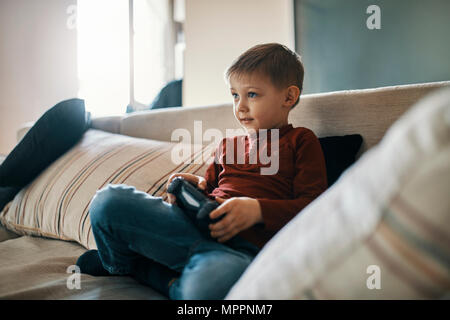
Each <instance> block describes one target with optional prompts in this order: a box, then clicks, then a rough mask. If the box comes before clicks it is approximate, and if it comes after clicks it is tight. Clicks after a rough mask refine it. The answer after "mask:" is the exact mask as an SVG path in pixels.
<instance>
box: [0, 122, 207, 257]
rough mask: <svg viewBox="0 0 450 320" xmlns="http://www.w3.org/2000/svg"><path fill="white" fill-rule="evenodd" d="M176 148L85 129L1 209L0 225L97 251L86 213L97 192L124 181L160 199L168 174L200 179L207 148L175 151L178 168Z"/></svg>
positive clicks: (163, 192) (156, 142)
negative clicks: (108, 185) (184, 151)
mask: <svg viewBox="0 0 450 320" xmlns="http://www.w3.org/2000/svg"><path fill="white" fill-rule="evenodd" d="M175 145H178V144H175V143H171V142H161V141H155V140H147V139H139V138H132V137H127V136H124V135H118V134H112V133H107V132H104V131H99V130H94V129H90V130H88V131H87V132H86V133H85V134H84V136H83V138H82V139H81V141H80V142H79V143H78V144H76V145H75V146H74V147H73V148H72V149H71V150H69V151H68V152H67V153H65V154H64V155H63V156H61V157H60V158H58V159H57V160H56V161H55V162H53V163H52V164H51V165H50V166H49V167H48V168H46V169H45V170H44V171H43V172H42V173H41V174H40V175H39V176H38V177H37V178H36V179H35V180H33V182H32V183H30V184H29V185H28V186H26V187H25V188H23V189H22V190H21V191H20V192H19V193H18V194H17V196H16V197H15V198H14V200H13V201H11V202H9V203H8V204H7V205H6V206H5V208H4V209H3V211H2V212H1V213H0V222H1V223H2V224H3V225H5V226H6V227H7V228H8V229H10V230H12V231H14V232H16V233H18V234H25V235H34V236H45V237H50V238H56V239H62V240H72V241H76V242H78V243H80V244H81V245H83V246H84V247H86V248H88V249H92V248H96V245H95V240H94V238H93V236H92V234H91V226H90V220H89V214H88V211H89V204H90V201H91V199H92V197H93V196H94V195H95V192H96V191H97V190H99V189H101V188H103V187H105V186H106V185H107V184H108V183H111V184H121V183H123V184H128V185H132V186H135V187H136V189H138V190H142V191H145V192H147V193H148V194H151V195H154V196H163V197H164V198H165V197H166V195H165V185H166V182H167V179H168V178H169V176H170V175H171V174H172V173H173V172H191V173H194V174H198V175H204V173H205V172H206V169H207V160H211V159H212V155H211V153H212V151H213V150H211V147H209V146H200V147H201V148H200V149H195V150H197V153H193V154H192V156H189V154H188V153H185V154H184V155H183V154H182V153H181V154H180V153H179V154H178V156H180V157H181V159H183V160H185V161H183V162H182V163H181V164H178V163H179V162H174V161H172V150H175V149H174V146H175ZM178 146H181V145H178ZM187 146H188V147H190V146H191V145H187ZM176 150H180V149H176ZM205 155H207V156H205ZM208 157H209V158H208Z"/></svg>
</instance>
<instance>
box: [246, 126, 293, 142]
mask: <svg viewBox="0 0 450 320" xmlns="http://www.w3.org/2000/svg"><path fill="white" fill-rule="evenodd" d="M292 129H293V126H292V124H290V123H288V124H286V125H284V126H282V127H281V128H276V129H267V135H266V137H271V130H279V131H278V138H281V137H282V136H284V135H285V134H286V133H287V132H289V131H290V130H292ZM260 132H263V130H258V131H251V132H249V133H248V134H247V137H248V138H249V139H250V140H255V139H258V138H259V134H260ZM269 139H270V138H269Z"/></svg>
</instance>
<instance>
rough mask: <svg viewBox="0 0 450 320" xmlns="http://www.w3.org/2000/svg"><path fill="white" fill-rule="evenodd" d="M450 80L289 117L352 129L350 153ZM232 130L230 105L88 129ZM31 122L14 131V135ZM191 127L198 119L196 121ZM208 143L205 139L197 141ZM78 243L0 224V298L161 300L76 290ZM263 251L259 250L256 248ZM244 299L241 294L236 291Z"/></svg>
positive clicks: (324, 103) (108, 280) (313, 125)
mask: <svg viewBox="0 0 450 320" xmlns="http://www.w3.org/2000/svg"><path fill="white" fill-rule="evenodd" d="M449 86H450V81H446V82H435V83H425V84H412V85H403V86H395V87H383V88H375V89H365V90H349V91H339V92H330V93H321V94H310V95H305V96H303V97H302V98H301V100H300V104H299V105H298V106H297V107H296V108H295V109H294V110H293V111H292V112H291V114H290V118H289V119H290V123H292V124H293V125H294V126H295V127H296V126H304V127H308V128H310V129H311V130H313V131H314V132H315V133H316V135H317V136H319V137H325V136H335V135H345V134H352V133H359V134H361V135H362V136H363V139H364V142H363V146H362V148H361V150H360V153H359V155H358V157H360V156H361V155H362V154H363V153H365V152H366V151H367V150H369V149H371V148H372V147H373V146H375V145H377V143H378V142H379V141H380V140H381V139H382V138H383V136H384V134H385V133H386V130H387V129H388V128H389V127H390V126H391V125H392V124H393V123H394V122H395V121H396V120H397V119H398V118H400V117H401V116H402V115H403V114H404V113H405V112H406V111H407V110H408V109H409V108H410V107H411V106H412V105H413V104H414V103H415V102H417V101H418V100H419V99H420V98H422V97H424V96H426V95H427V94H429V93H431V92H432V91H434V90H436V89H439V88H442V87H449ZM194 121H201V132H204V131H205V130H207V129H210V128H211V129H218V130H220V131H221V132H222V133H223V135H226V133H227V132H226V130H227V129H238V128H239V124H238V123H237V122H236V120H235V119H234V117H233V114H232V106H231V104H224V105H211V106H202V107H183V108H169V109H158V110H154V111H144V112H139V113H134V114H131V115H123V116H113V117H102V118H95V119H93V123H92V127H93V128H94V129H98V130H102V131H107V132H111V133H116V134H121V135H126V136H131V137H139V138H145V139H151V140H157V141H171V136H172V133H173V131H174V130H175V129H178V128H184V129H187V130H188V131H189V132H190V133H191V136H192V137H194V136H195V135H196V134H198V132H195V130H196V129H195V128H194V125H195V123H194ZM31 125H32V123H28V124H25V125H24V126H23V127H22V128H21V129H20V130H19V131H18V133H17V136H18V139H20V138H21V137H22V136H23V135H24V134H25V133H26V131H27V130H28V129H29V128H30V126H31ZM196 128H197V130H198V123H197V127H196ZM202 143H205V144H206V143H209V141H202ZM85 250H86V249H85V248H83V247H82V246H80V245H79V244H77V243H75V242H70V241H61V240H54V239H47V238H43V237H30V236H24V235H18V234H15V233H12V232H11V231H8V230H6V229H5V228H4V227H2V226H0V298H2V299H163V298H164V297H163V296H161V295H160V294H158V293H156V292H155V291H153V290H152V289H151V288H147V287H144V286H142V285H140V284H138V283H137V282H135V281H134V280H133V279H131V278H129V277H98V278H96V277H91V276H88V275H81V289H76V288H75V289H70V288H68V285H67V283H68V279H69V277H70V276H71V274H70V271H69V272H68V269H67V268H68V266H70V265H73V264H74V263H75V261H76V259H77V257H78V256H79V255H80V254H82V253H83V252H84V251H85ZM263 251H264V250H263ZM244 298H245V296H244Z"/></svg>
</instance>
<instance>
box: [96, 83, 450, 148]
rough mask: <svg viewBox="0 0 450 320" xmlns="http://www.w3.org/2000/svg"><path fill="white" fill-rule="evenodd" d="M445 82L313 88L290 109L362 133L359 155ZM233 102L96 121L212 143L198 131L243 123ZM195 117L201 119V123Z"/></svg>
mask: <svg viewBox="0 0 450 320" xmlns="http://www.w3.org/2000/svg"><path fill="white" fill-rule="evenodd" d="M444 86H450V81H442V82H432V83H423V84H411V85H402V86H391V87H382V88H375V89H362V90H346V91H336V92H329V93H319V94H308V95H304V96H302V97H301V98H300V102H299V104H298V105H297V106H296V107H295V108H294V109H293V110H292V111H291V113H290V115H289V122H290V123H292V125H293V126H294V127H299V126H302V127H307V128H309V129H311V130H313V131H314V133H315V134H316V135H317V136H318V137H325V136H334V135H346V134H352V133H359V134H361V135H362V136H363V139H364V143H363V146H362V148H361V150H360V153H359V155H360V154H361V153H362V152H365V151H366V150H367V149H369V148H371V147H372V146H374V145H375V144H377V143H378V142H379V141H380V140H381V138H382V137H383V136H384V134H385V132H386V130H387V129H388V128H389V127H390V126H391V125H392V123H393V122H395V121H396V120H397V119H398V118H399V117H400V116H401V115H402V114H403V113H404V112H405V111H406V110H408V109H409V107H410V106H411V105H413V104H414V103H415V102H416V101H417V100H419V99H420V98H421V97H423V96H425V95H426V94H428V93H429V92H431V91H433V90H435V89H438V88H441V87H444ZM232 108H233V107H232V104H231V103H229V104H222V105H210V106H200V107H175V108H167V109H156V110H148V111H141V112H136V113H133V114H131V115H127V116H116V117H103V118H94V119H93V127H94V128H96V129H101V130H105V131H109V132H114V133H121V134H124V135H128V136H133V137H141V138H147V139H154V140H162V141H176V142H178V140H173V139H172V134H173V133H174V130H176V129H186V130H188V132H189V133H190V137H192V141H190V142H193V143H194V142H195V143H197V142H199V143H203V144H209V143H211V141H208V140H204V141H198V140H195V141H194V137H195V136H196V135H197V137H198V136H199V135H200V137H202V135H203V133H205V131H206V130H207V129H218V130H219V131H220V132H221V133H222V135H223V136H226V135H227V129H239V128H240V125H239V123H238V122H237V121H236V119H235V118H234V116H233V112H232ZM195 121H199V122H197V126H196V127H195V126H194V125H195ZM194 128H196V129H194ZM229 135H230V134H228V136H229ZM185 142H189V141H185Z"/></svg>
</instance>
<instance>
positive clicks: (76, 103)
mask: <svg viewBox="0 0 450 320" xmlns="http://www.w3.org/2000/svg"><path fill="white" fill-rule="evenodd" d="M89 126H90V113H86V112H85V107H84V100H81V99H70V100H65V101H62V102H59V103H58V104H56V105H55V106H53V107H52V108H50V109H49V110H47V111H46V112H45V113H44V114H43V115H42V116H41V117H40V118H39V119H38V120H37V121H36V123H35V124H34V125H33V127H31V129H30V130H29V131H28V132H27V133H26V135H25V136H24V137H23V138H22V140H20V142H19V143H18V144H17V145H16V147H15V148H14V149H13V150H12V151H11V153H10V154H9V155H8V156H7V157H6V159H5V160H4V161H3V163H2V164H1V165H0V210H1V209H3V207H4V205H6V203H8V201H10V200H12V199H13V198H14V196H15V194H17V193H18V192H19V191H20V189H22V188H23V187H25V186H26V185H27V184H29V183H30V182H31V181H32V180H34V178H36V177H37V176H38V175H39V174H40V173H41V172H42V171H43V170H44V169H45V168H47V167H48V166H49V165H50V164H51V163H52V162H53V161H55V160H56V159H57V158H58V157H59V156H61V155H62V154H64V153H65V152H66V151H67V150H69V149H70V148H72V147H73V146H74V145H75V144H76V143H77V142H78V141H79V140H80V138H81V137H82V136H83V134H84V132H85V131H86V130H87V129H88V128H89ZM8 199H9V200H8ZM5 201H6V203H5Z"/></svg>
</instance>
